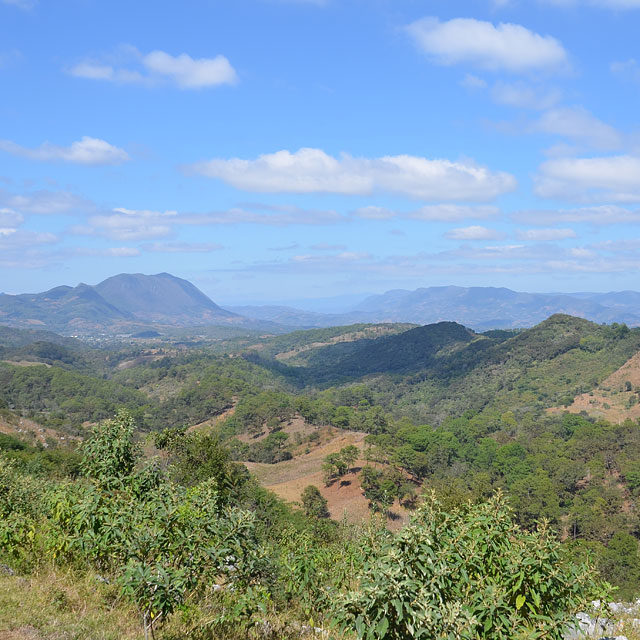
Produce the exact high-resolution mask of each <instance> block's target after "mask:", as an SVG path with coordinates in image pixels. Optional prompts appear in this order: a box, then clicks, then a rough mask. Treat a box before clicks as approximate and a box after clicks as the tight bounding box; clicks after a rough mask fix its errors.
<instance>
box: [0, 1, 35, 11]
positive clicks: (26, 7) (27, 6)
mask: <svg viewBox="0 0 640 640" xmlns="http://www.w3.org/2000/svg"><path fill="white" fill-rule="evenodd" d="M1 1H2V4H8V5H10V6H13V7H18V9H22V10H23V11H30V10H31V9H33V8H34V7H35V6H36V5H37V4H38V2H37V0H1Z"/></svg>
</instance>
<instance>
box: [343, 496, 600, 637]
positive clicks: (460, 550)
mask: <svg viewBox="0 0 640 640" xmlns="http://www.w3.org/2000/svg"><path fill="white" fill-rule="evenodd" d="M608 589H609V586H608V585H607V584H606V583H600V582H599V579H598V578H597V577H596V573H595V570H594V569H593V568H592V567H589V566H586V565H583V566H578V565H575V564H572V563H571V562H569V561H568V559H567V558H566V556H565V552H564V551H563V549H562V548H561V546H560V543H559V542H558V541H557V540H556V539H555V538H554V537H553V535H552V534H551V532H550V531H549V529H548V528H547V527H546V525H544V524H542V525H540V526H539V528H538V529H537V530H536V531H534V532H523V531H521V530H520V529H519V528H518V527H517V526H516V525H515V524H514V521H513V519H512V514H511V510H510V508H509V507H508V506H507V504H506V503H505V501H504V499H503V498H502V496H501V495H500V494H498V495H496V496H494V497H493V498H491V499H490V500H489V501H487V502H484V503H480V504H471V503H467V504H466V505H464V506H462V507H460V508H457V509H454V510H452V511H451V513H447V512H445V511H444V510H443V509H442V508H441V506H440V504H439V503H438V502H437V500H436V499H435V497H434V496H432V497H431V499H427V500H426V501H425V503H424V504H423V505H422V506H421V507H420V509H419V510H418V512H417V515H416V516H415V518H414V519H413V521H412V523H411V524H410V525H409V526H407V527H406V528H405V529H404V530H402V531H401V532H400V533H399V534H397V535H396V536H395V538H394V539H393V540H392V542H391V543H390V544H388V546H387V547H386V548H385V549H384V550H383V552H382V553H381V554H380V555H379V557H378V558H377V559H376V560H375V561H373V562H371V563H370V564H369V565H368V566H367V567H366V568H365V570H364V572H363V573H362V575H361V583H360V587H359V589H358V590H357V591H354V592H352V593H350V594H348V595H347V596H345V597H344V598H342V599H341V600H340V602H339V608H338V612H337V614H336V622H337V623H338V625H339V626H340V627H342V629H343V630H351V631H355V633H356V635H357V637H358V638H366V639H367V640H374V639H380V640H382V639H384V640H392V639H393V640H405V639H406V640H408V639H410V638H424V639H425V640H426V639H431V638H443V639H444V638H447V639H450V640H472V639H473V640H476V639H481V638H484V639H489V638H491V639H492V640H516V639H519V640H524V639H525V638H526V639H527V640H532V639H542V638H545V639H557V640H561V638H562V637H563V633H564V631H565V630H566V628H567V627H568V626H569V625H570V624H571V622H572V620H573V616H574V614H575V613H576V612H577V611H579V610H585V608H586V607H588V606H589V603H590V602H591V601H592V600H593V599H596V598H599V599H601V601H605V600H606V599H607V597H608V595H609V594H608Z"/></svg>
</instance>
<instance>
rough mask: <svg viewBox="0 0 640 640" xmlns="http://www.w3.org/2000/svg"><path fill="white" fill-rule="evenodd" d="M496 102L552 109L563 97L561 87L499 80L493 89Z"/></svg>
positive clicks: (522, 106) (520, 106)
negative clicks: (546, 86)
mask: <svg viewBox="0 0 640 640" xmlns="http://www.w3.org/2000/svg"><path fill="white" fill-rule="evenodd" d="M491 97H492V98H493V100H494V102H497V103H498V104H503V105H506V106H509V107H517V108H520V109H534V110H542V109H550V108H551V107H553V106H555V105H556V104H557V103H558V102H559V101H560V99H561V98H562V92H561V91H560V90H559V89H547V88H543V87H538V86H532V85H529V84H525V83H524V82H497V83H496V84H495V85H494V86H493V87H492V89H491Z"/></svg>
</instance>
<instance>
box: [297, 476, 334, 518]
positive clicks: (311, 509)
mask: <svg viewBox="0 0 640 640" xmlns="http://www.w3.org/2000/svg"><path fill="white" fill-rule="evenodd" d="M301 501H302V510H303V511H304V512H305V515H307V516H309V517H310V518H328V517H329V509H328V503H327V499H326V498H325V497H324V496H323V495H322V494H321V493H320V491H319V489H318V487H316V486H314V485H312V484H310V485H308V486H307V487H305V489H304V491H303V492H302V496H301Z"/></svg>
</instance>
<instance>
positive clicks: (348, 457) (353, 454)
mask: <svg viewBox="0 0 640 640" xmlns="http://www.w3.org/2000/svg"><path fill="white" fill-rule="evenodd" d="M338 455H339V456H340V457H341V458H342V461H343V462H344V464H345V465H346V467H347V471H346V472H347V473H349V470H350V469H351V468H352V467H353V463H354V462H355V461H356V460H357V459H358V456H359V455H360V449H358V447H356V446H355V445H353V444H350V445H347V446H346V447H342V449H340V451H339V452H338Z"/></svg>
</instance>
